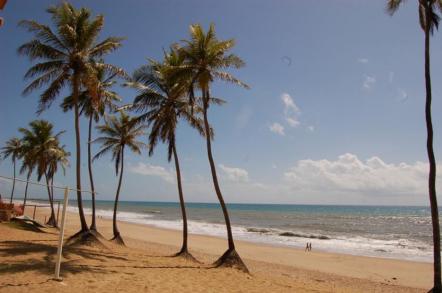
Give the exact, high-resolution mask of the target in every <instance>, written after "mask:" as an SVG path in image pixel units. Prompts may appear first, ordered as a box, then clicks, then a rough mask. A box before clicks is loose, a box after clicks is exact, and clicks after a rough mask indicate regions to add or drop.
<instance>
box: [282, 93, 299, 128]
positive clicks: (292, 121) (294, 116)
mask: <svg viewBox="0 0 442 293" xmlns="http://www.w3.org/2000/svg"><path fill="white" fill-rule="evenodd" d="M281 100H282V102H283V103H284V116H285V121H286V122H287V124H288V125H289V126H290V127H298V126H299V125H300V124H301V122H300V121H299V119H298V115H300V114H301V110H300V109H299V107H298V106H297V105H296V103H295V101H294V100H293V98H292V97H291V96H290V95H289V94H288V93H283V94H282V95H281Z"/></svg>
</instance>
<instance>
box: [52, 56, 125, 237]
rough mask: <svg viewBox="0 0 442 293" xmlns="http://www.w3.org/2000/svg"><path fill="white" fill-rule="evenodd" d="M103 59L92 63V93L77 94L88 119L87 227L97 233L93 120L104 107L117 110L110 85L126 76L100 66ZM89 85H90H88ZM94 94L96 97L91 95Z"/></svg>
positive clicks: (68, 106)
mask: <svg viewBox="0 0 442 293" xmlns="http://www.w3.org/2000/svg"><path fill="white" fill-rule="evenodd" d="M102 64H103V61H100V62H98V63H96V64H95V65H94V69H95V70H94V73H95V74H96V77H95V78H94V80H95V81H96V83H95V85H94V87H95V89H94V93H92V92H91V90H88V89H86V90H85V91H83V92H82V93H81V94H80V96H79V101H78V102H79V106H80V114H84V115H85V116H86V117H88V119H89V127H88V143H87V158H88V160H87V161H88V171H89V182H90V188H91V194H92V220H91V225H90V227H89V229H90V230H91V231H92V232H94V233H96V234H99V233H98V231H97V224H96V215H95V211H96V209H95V184H94V176H93V172H92V150H91V149H92V147H91V145H92V126H93V122H94V121H95V123H97V122H98V121H99V120H100V117H102V116H104V114H105V111H106V109H107V110H108V111H111V112H115V111H116V110H117V106H116V104H115V103H116V102H119V101H121V97H120V96H119V95H118V94H117V93H116V92H114V91H112V90H111V87H112V86H113V85H115V83H116V81H115V80H114V79H115V77H126V73H125V72H124V70H123V69H121V68H120V69H119V70H117V71H115V69H116V68H112V69H113V70H112V71H109V70H107V67H105V66H102ZM89 87H91V86H89ZM94 94H95V95H96V97H97V99H94V98H93V97H92V96H93V95H94ZM61 107H62V109H63V111H64V112H67V111H69V110H72V108H73V107H74V105H73V97H72V95H70V96H68V97H66V98H65V99H64V101H63V103H62V105H61Z"/></svg>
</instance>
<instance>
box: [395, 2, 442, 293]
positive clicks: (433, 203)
mask: <svg viewBox="0 0 442 293" xmlns="http://www.w3.org/2000/svg"><path fill="white" fill-rule="evenodd" d="M402 2H404V1H403V0H388V2H387V11H388V12H389V13H390V15H393V14H394V13H395V12H396V11H397V10H398V8H399V6H400V5H401V4H402ZM418 8H419V21H420V26H421V28H422V30H423V31H424V34H425V89H426V99H425V121H426V125H427V155H428V161H429V163H430V170H429V176H428V191H429V198H430V207H431V221H432V226H433V254H434V282H433V289H432V291H433V292H441V291H442V283H441V255H440V227H439V210H438V205H437V197H436V159H435V156H434V150H433V122H432V118H431V100H432V96H431V75H430V37H431V35H432V34H433V33H434V29H435V28H436V29H437V28H438V26H439V20H440V16H439V15H438V14H437V10H439V12H442V0H418Z"/></svg>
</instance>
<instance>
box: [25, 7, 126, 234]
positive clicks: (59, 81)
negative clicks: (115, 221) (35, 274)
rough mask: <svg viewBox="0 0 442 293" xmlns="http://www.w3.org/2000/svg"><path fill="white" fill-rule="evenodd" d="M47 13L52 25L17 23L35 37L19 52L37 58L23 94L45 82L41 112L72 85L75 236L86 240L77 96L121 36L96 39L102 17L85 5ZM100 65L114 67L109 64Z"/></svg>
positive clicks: (89, 82)
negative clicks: (99, 60)
mask: <svg viewBox="0 0 442 293" xmlns="http://www.w3.org/2000/svg"><path fill="white" fill-rule="evenodd" d="M47 12H48V13H49V14H50V15H51V19H52V22H53V28H51V27H49V26H47V25H44V24H40V23H38V22H36V21H33V20H23V21H21V22H20V25H21V26H23V27H25V28H27V29H28V31H29V32H31V33H34V39H32V40H31V41H29V42H27V43H25V44H23V45H22V46H20V47H19V48H18V53H19V54H21V55H27V56H28V57H29V58H30V59H31V61H34V60H39V61H40V63H37V64H35V65H34V66H32V67H31V68H30V69H29V70H28V71H27V72H26V74H25V78H26V79H34V80H33V81H32V82H31V83H30V84H29V85H28V86H27V87H26V88H25V90H24V92H23V93H24V94H25V95H26V94H29V93H31V92H33V91H34V90H37V89H39V88H41V87H43V86H44V85H48V87H47V88H46V89H45V90H44V91H43V93H42V94H41V95H40V103H39V107H38V112H39V113H40V112H42V111H44V110H45V109H47V108H48V107H50V105H51V104H52V102H53V101H54V100H55V98H56V97H57V96H58V95H59V93H60V92H61V90H62V89H63V88H64V87H65V86H70V88H71V93H72V99H73V105H74V126H75V142H76V179H77V180H76V181H77V182H76V188H77V203H78V212H79V216H80V224H81V230H80V231H79V233H77V234H75V235H74V236H79V237H80V238H81V239H86V238H87V236H88V235H90V233H89V232H90V231H89V228H88V226H87V223H86V219H85V216H84V211H83V201H82V195H81V147H80V145H81V144H80V126H79V95H80V92H81V89H82V87H89V86H91V85H93V84H96V81H95V80H94V76H95V75H94V67H93V63H94V62H93V60H94V59H96V58H100V57H101V56H104V55H106V54H108V53H110V52H112V51H114V50H116V49H117V48H118V47H120V46H121V40H122V39H121V38H116V37H109V38H106V39H104V40H102V41H100V42H98V36H99V34H100V32H101V30H102V29H103V25H104V17H103V16H102V15H98V16H96V17H95V18H94V19H91V12H90V11H89V10H88V9H86V8H81V9H75V8H74V7H73V6H72V5H71V4H69V3H68V2H63V3H62V4H60V5H58V6H51V7H49V8H48V9H47ZM53 29H54V30H53ZM103 66H106V67H107V68H109V69H110V70H113V69H112V68H113V66H112V65H109V64H103ZM93 92H94V90H93ZM93 98H94V99H96V98H97V96H96V95H93Z"/></svg>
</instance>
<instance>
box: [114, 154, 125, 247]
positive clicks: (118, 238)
mask: <svg viewBox="0 0 442 293" xmlns="http://www.w3.org/2000/svg"><path fill="white" fill-rule="evenodd" d="M123 171H124V146H123V147H122V148H121V169H120V179H119V180H118V187H117V193H116V194H115V203H114V216H113V221H112V224H113V231H114V237H113V238H112V240H115V241H116V242H117V243H119V244H122V245H124V241H123V239H122V238H121V235H120V231H119V230H118V227H117V209H118V199H119V197H120V189H121V182H122V181H123Z"/></svg>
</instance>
